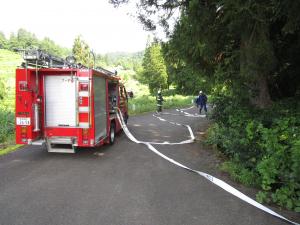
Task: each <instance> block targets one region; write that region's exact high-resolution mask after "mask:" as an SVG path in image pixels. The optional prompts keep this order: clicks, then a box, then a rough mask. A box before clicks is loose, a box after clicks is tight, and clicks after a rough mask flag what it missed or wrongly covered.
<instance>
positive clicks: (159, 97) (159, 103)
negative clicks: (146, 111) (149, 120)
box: [156, 90, 164, 112]
mask: <svg viewBox="0 0 300 225" xmlns="http://www.w3.org/2000/svg"><path fill="white" fill-rule="evenodd" d="M163 101H164V99H163V97H162V95H161V90H158V92H157V96H156V103H157V112H161V111H162V105H163Z"/></svg>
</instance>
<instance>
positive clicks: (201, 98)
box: [196, 91, 207, 114]
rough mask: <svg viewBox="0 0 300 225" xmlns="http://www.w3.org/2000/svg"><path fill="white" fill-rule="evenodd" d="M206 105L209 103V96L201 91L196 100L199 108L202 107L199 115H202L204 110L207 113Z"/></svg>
mask: <svg viewBox="0 0 300 225" xmlns="http://www.w3.org/2000/svg"><path fill="white" fill-rule="evenodd" d="M206 103H207V96H206V95H205V94H204V93H203V92H202V91H199V96H198V97H197V99H196V104H197V108H198V107H199V106H200V108H199V114H201V111H202V109H203V108H204V111H205V113H207V107H206Z"/></svg>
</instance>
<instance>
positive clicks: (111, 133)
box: [109, 122, 116, 145]
mask: <svg viewBox="0 0 300 225" xmlns="http://www.w3.org/2000/svg"><path fill="white" fill-rule="evenodd" d="M115 127H116V126H115V123H113V122H112V123H111V124H110V130H109V144H110V145H113V144H114V142H115V136H116V135H115V134H116V128H115Z"/></svg>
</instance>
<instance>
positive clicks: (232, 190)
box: [117, 107, 300, 225]
mask: <svg viewBox="0 0 300 225" xmlns="http://www.w3.org/2000/svg"><path fill="white" fill-rule="evenodd" d="M190 108H192V107H190ZM190 108H187V109H190ZM187 109H181V110H178V111H180V112H184V110H187ZM185 115H186V114H185ZM190 115H192V114H190ZM153 116H154V117H156V118H158V119H159V120H161V121H164V122H168V123H171V124H174V125H177V126H185V127H187V128H188V130H189V132H190V135H191V138H190V139H188V140H185V141H181V142H178V143H169V142H161V143H160V142H146V141H139V140H137V139H136V138H135V137H134V136H133V135H132V134H131V132H130V131H129V129H128V127H127V126H126V124H125V122H124V119H123V116H122V113H121V111H120V109H118V108H117V118H118V120H119V122H120V124H121V126H122V128H123V130H124V133H125V134H126V136H127V137H128V138H129V139H130V140H131V141H133V142H135V143H137V144H144V145H146V146H147V147H148V149H149V150H151V151H152V152H154V153H155V154H157V155H159V156H160V157H162V158H164V159H165V160H167V161H169V162H171V163H173V164H175V165H176V166H178V167H181V168H183V169H186V170H188V171H190V172H193V173H196V174H198V175H200V176H202V177H204V178H206V179H207V180H209V181H210V182H212V183H213V184H215V185H217V186H219V187H220V188H222V189H224V190H225V191H227V192H229V193H230V194H232V195H234V196H236V197H238V198H239V199H241V200H243V201H245V202H247V203H249V204H250V205H253V206H255V207H256V208H258V209H260V210H262V211H264V212H267V213H269V214H271V215H273V216H274V217H277V218H279V219H281V220H283V221H285V222H288V223H290V224H294V225H300V224H299V223H296V222H293V221H291V220H289V219H287V218H285V217H283V216H281V215H280V214H278V213H276V212H274V211H273V210H271V209H269V208H267V207H266V206H264V205H262V204H260V203H258V202H257V201H255V200H253V199H252V198H250V197H248V196H247V195H245V194H243V193H242V192H240V191H239V190H237V189H235V188H234V187H232V186H230V185H229V184H227V183H226V182H224V181H222V180H220V179H218V178H216V177H214V176H212V175H210V174H207V173H204V172H201V171H198V170H194V169H191V168H189V167H187V166H185V165H183V164H181V163H179V162H177V161H175V160H174V159H171V158H170V157H168V156H166V155H164V154H162V153H161V152H160V151H158V150H157V149H156V148H155V147H154V146H153V144H157V145H164V144H168V145H175V144H187V143H192V142H193V141H194V139H195V137H194V134H193V131H192V129H191V127H190V126H189V125H184V124H180V123H174V122H170V121H168V120H166V119H163V118H161V117H160V116H158V115H153Z"/></svg>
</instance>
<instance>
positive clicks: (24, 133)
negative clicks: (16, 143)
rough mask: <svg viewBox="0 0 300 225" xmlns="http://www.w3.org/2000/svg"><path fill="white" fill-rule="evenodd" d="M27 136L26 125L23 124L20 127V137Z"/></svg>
mask: <svg viewBox="0 0 300 225" xmlns="http://www.w3.org/2000/svg"><path fill="white" fill-rule="evenodd" d="M26 136H27V127H26V126H23V127H21V137H26Z"/></svg>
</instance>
